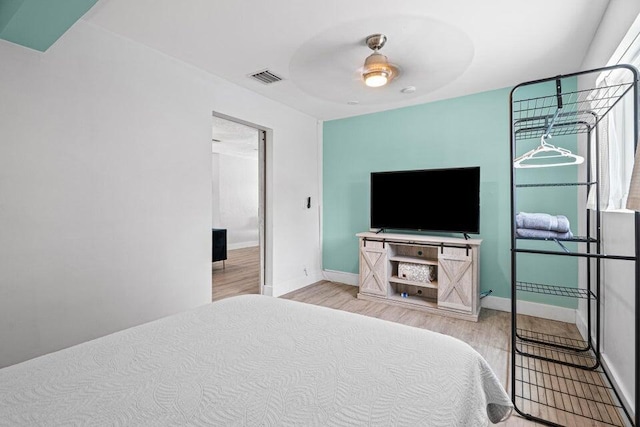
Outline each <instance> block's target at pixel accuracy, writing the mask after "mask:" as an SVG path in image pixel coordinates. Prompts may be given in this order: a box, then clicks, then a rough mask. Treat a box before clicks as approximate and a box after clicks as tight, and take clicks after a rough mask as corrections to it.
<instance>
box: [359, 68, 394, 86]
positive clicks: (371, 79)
mask: <svg viewBox="0 0 640 427" xmlns="http://www.w3.org/2000/svg"><path fill="white" fill-rule="evenodd" d="M388 81H389V77H388V76H387V73H385V72H384V71H374V72H372V73H369V74H365V75H364V84H366V85H367V86H369V87H380V86H384V85H386V84H387V82H388Z"/></svg>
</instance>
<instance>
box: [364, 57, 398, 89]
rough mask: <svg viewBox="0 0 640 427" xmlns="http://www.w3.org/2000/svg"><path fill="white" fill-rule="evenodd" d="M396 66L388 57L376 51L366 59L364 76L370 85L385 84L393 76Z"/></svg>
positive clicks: (365, 81)
mask: <svg viewBox="0 0 640 427" xmlns="http://www.w3.org/2000/svg"><path fill="white" fill-rule="evenodd" d="M394 74H395V73H394V68H393V66H391V65H390V64H389V62H388V61H387V57H386V56H384V55H382V54H380V53H378V52H374V53H372V54H371V55H369V56H368V57H367V59H365V61H364V67H363V69H362V78H363V79H364V83H365V84H366V85H367V86H369V87H380V86H384V85H386V84H387V83H389V81H390V80H391V79H392V78H393V76H394Z"/></svg>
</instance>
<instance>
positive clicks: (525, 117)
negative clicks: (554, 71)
mask: <svg viewBox="0 0 640 427" xmlns="http://www.w3.org/2000/svg"><path fill="white" fill-rule="evenodd" d="M633 84H634V82H633V76H630V77H629V81H625V82H622V83H620V84H611V85H605V86H600V87H598V88H594V89H587V90H577V91H572V92H563V93H561V94H553V95H548V96H541V97H537V98H528V99H520V100H518V99H514V100H512V114H513V130H514V135H515V139H516V140H521V139H532V138H540V137H542V135H544V134H545V133H546V131H547V130H548V128H549V122H550V121H551V120H552V118H554V117H555V120H554V125H553V136H562V135H575V134H579V133H586V132H588V131H589V130H590V129H593V127H594V126H595V125H596V124H597V123H598V121H599V120H600V118H602V117H603V116H604V115H605V114H607V113H608V112H609V110H610V109H611V108H612V107H613V106H614V105H615V104H616V102H617V101H618V100H619V99H620V98H621V97H623V96H624V95H625V94H626V93H627V92H628V91H629V90H630V89H631V88H632V87H633ZM559 97H560V99H561V100H562V107H561V110H560V112H559V113H558V110H559V108H558V107H559V105H558V99H559Z"/></svg>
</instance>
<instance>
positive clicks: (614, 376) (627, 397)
mask: <svg viewBox="0 0 640 427" xmlns="http://www.w3.org/2000/svg"><path fill="white" fill-rule="evenodd" d="M576 326H577V327H578V331H580V335H582V339H583V340H585V341H586V339H587V337H588V336H589V335H588V334H587V321H586V320H585V319H584V316H583V315H582V312H580V311H579V310H576ZM594 344H595V337H594ZM600 351H601V353H600V363H601V364H602V368H603V369H604V370H605V371H606V372H607V374H609V378H610V379H611V382H612V383H613V386H614V387H615V388H616V390H618V392H619V395H620V400H621V401H622V404H623V405H624V406H625V408H628V409H630V411H631V416H632V417H634V416H635V413H634V411H635V410H636V408H634V407H633V399H632V395H631V392H630V391H629V390H626V389H625V388H624V387H621V384H622V382H621V381H620V380H619V378H620V375H619V374H618V371H617V370H616V369H615V368H614V366H615V365H614V364H613V363H611V359H609V356H608V355H607V352H606V349H600Z"/></svg>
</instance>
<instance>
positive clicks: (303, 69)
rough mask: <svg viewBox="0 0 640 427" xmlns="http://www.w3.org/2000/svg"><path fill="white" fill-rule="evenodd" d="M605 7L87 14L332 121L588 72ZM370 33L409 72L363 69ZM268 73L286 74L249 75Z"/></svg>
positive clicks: (254, 1) (500, 1)
mask: <svg viewBox="0 0 640 427" xmlns="http://www.w3.org/2000/svg"><path fill="white" fill-rule="evenodd" d="M9 1H21V0H9ZM22 1H35V0H22ZM608 3H609V0H562V1H558V0H535V1H531V0H485V1H478V0H448V1H436V0H395V1H391V2H390V1H388V0H384V1H383V0H366V1H365V0H348V1H345V0H325V1H322V2H308V1H301V0H270V1H259V0H233V1H230V0H226V1H225V0H184V1H175V0H136V1H131V0H100V1H98V3H97V4H96V5H95V6H93V8H92V9H91V10H89V12H87V13H86V14H85V15H84V16H83V17H82V19H84V20H86V21H88V22H90V23H91V24H93V25H96V26H98V27H101V28H103V29H105V30H108V31H110V32H113V33H115V34H118V35H120V36H123V37H126V38H129V39H131V40H133V41H135V42H138V43H141V44H144V45H146V46H148V47H151V48H153V49H155V50H158V51H160V52H162V53H164V54H167V55H169V56H172V57H174V58H177V59H179V60H181V61H184V62H186V63H189V64H191V65H193V66H196V67H199V68H201V69H203V70H205V71H208V72H210V73H212V74H215V75H217V76H220V77H222V78H224V79H226V80H228V81H230V82H233V83H235V84H238V85H240V86H243V87H246V88H248V89H250V90H252V91H255V92H257V93H260V94H262V95H264V96H266V97H268V98H271V99H273V100H275V101H278V102H281V103H283V104H286V105H289V106H291V107H292V108H294V109H296V110H299V111H302V112H304V113H307V114H309V115H311V116H313V117H316V118H318V119H321V120H329V119H336V118H342V117H349V116H354V115H360V114H365V113H371V112H376V111H382V110H388V109H393V108H399V107H403V106H409V105H415V104H420V103H425V102H431V101H435V100H440V99H446V98H452V97H457V96H463V95H467V94H471V93H477V92H482V91H486V90H492V89H497V88H504V87H510V86H513V85H515V84H518V83H521V82H525V81H529V80H533V79H537V78H543V77H549V76H554V75H557V74H564V73H571V72H575V71H579V69H580V66H581V63H582V60H583V58H584V56H585V54H586V52H587V49H588V47H589V45H590V43H591V40H592V39H593V36H594V34H595V33H596V30H597V28H598V25H599V23H600V20H601V18H602V16H603V14H604V12H605V10H606V8H607V5H608ZM373 33H384V34H385V35H386V36H387V37H388V41H387V43H386V45H385V46H384V47H383V49H382V50H381V53H383V54H384V55H386V56H387V57H388V58H389V61H390V62H392V63H394V64H397V65H398V66H399V68H400V75H399V77H398V78H397V79H395V80H393V81H392V82H391V84H389V85H387V86H384V87H381V88H368V87H366V86H364V84H363V83H362V80H361V78H360V74H359V73H360V70H361V67H362V65H363V63H364V59H365V58H366V57H367V56H368V55H369V54H370V53H371V50H370V49H369V48H368V47H367V46H366V45H365V38H366V37H367V36H368V35H370V34H373ZM265 69H268V70H270V71H271V72H273V73H274V74H276V75H278V76H279V77H282V79H283V80H282V81H278V82H276V83H272V84H269V85H265V84H263V83H260V82H258V81H255V80H253V79H251V78H249V77H248V75H250V74H252V73H255V72H258V71H262V70H265ZM409 86H414V87H415V88H416V90H415V92H413V93H403V92H401V89H403V88H405V87H409Z"/></svg>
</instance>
